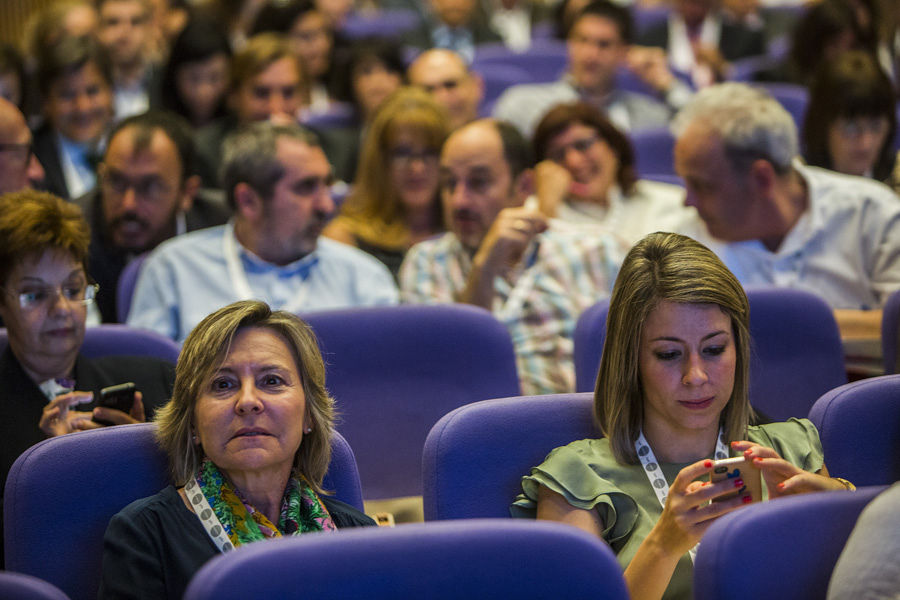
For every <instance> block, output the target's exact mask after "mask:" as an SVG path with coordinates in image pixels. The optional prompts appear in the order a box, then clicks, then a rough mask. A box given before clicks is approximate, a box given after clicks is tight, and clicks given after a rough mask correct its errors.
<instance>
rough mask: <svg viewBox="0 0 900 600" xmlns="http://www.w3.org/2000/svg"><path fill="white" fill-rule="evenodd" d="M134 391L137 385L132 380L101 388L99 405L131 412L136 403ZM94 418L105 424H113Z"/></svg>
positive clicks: (127, 412)
mask: <svg viewBox="0 0 900 600" xmlns="http://www.w3.org/2000/svg"><path fill="white" fill-rule="evenodd" d="M134 391H135V385H134V382H131V381H129V382H128V383H120V384H119V385H111V386H109V387H105V388H103V389H102V390H100V401H99V402H97V405H98V406H102V407H104V408H115V409H116V410H121V411H122V412H123V413H126V414H130V413H131V407H132V405H134ZM94 420H95V421H97V422H98V423H102V424H104V425H112V423H110V422H109V421H105V420H100V419H94Z"/></svg>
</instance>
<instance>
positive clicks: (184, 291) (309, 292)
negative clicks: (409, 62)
mask: <svg viewBox="0 0 900 600" xmlns="http://www.w3.org/2000/svg"><path fill="white" fill-rule="evenodd" d="M332 179H333V177H332V173H331V166H330V165H329V164H328V160H327V159H326V158H325V153H324V152H323V151H322V148H321V146H320V145H319V142H318V140H317V139H316V137H315V135H314V134H312V133H311V132H309V131H307V130H305V129H302V128H301V127H299V126H297V125H293V124H291V125H276V124H274V123H271V122H268V121H262V122H257V123H252V124H250V125H247V126H245V127H244V128H242V129H239V130H238V131H237V132H235V133H234V134H231V135H230V136H229V137H228V138H226V140H225V148H224V161H223V165H222V181H223V183H224V188H225V193H226V195H227V198H228V203H229V205H230V207H231V209H232V218H231V220H230V221H229V222H228V223H227V224H226V225H223V226H221V227H213V228H210V229H206V230H203V231H196V232H193V233H189V234H186V235H183V236H179V237H177V238H174V239H171V240H169V241H167V242H164V243H163V244H161V245H160V246H159V248H157V249H156V250H154V251H153V253H152V254H151V255H150V256H149V257H148V258H147V261H146V262H145V263H144V265H143V268H142V270H141V274H140V276H139V278H138V282H137V287H136V288H135V293H134V300H133V302H132V304H131V311H130V312H129V314H128V324H129V325H131V326H134V327H140V328H144V329H152V330H154V331H158V332H159V333H161V334H163V335H166V336H168V337H171V338H172V339H174V340H177V341H179V342H181V341H183V340H184V339H185V337H187V334H188V333H189V332H190V331H191V329H193V327H194V326H195V325H196V324H197V323H199V322H200V321H201V320H202V319H203V318H204V317H206V315H208V314H209V313H211V312H213V311H215V310H216V309H218V308H221V307H223V306H225V305H227V304H230V303H232V302H235V301H238V300H248V299H255V300H262V301H264V302H266V303H268V304H269V305H270V306H271V307H272V308H273V309H276V308H277V309H280V310H287V311H289V312H293V313H304V312H309V311H315V310H324V309H332V308H347V307H353V306H372V305H385V304H396V303H397V300H398V297H397V296H398V294H397V287H396V285H395V284H394V279H393V277H392V276H391V274H390V272H389V271H388V270H387V268H386V267H385V266H384V265H383V264H381V263H380V262H379V261H378V260H376V259H374V258H372V257H371V256H370V255H368V254H366V253H365V252H363V251H361V250H357V249H356V248H352V247H350V246H347V245H345V244H341V243H339V242H335V241H333V240H329V239H326V238H320V234H321V233H322V229H323V228H324V227H325V224H326V223H327V222H328V220H329V219H330V218H331V216H332V215H333V213H334V210H335V206H334V201H333V200H332V197H331V182H332Z"/></svg>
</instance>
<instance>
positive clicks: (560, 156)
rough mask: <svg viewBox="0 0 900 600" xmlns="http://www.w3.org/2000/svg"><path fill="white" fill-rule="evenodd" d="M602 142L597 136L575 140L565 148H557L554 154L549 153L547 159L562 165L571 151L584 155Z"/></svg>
mask: <svg viewBox="0 0 900 600" xmlns="http://www.w3.org/2000/svg"><path fill="white" fill-rule="evenodd" d="M599 141H600V138H598V137H597V136H596V135H592V136H590V137H584V138H581V139H580V140H575V141H574V142H570V143H568V144H566V145H565V146H560V147H559V148H555V149H554V150H553V151H552V152H548V153H547V158H549V159H550V160H552V161H553V162H555V163H561V162H563V161H565V160H566V154H568V153H569V150H574V151H575V152H577V153H578V154H584V153H585V152H587V151H588V150H590V149H591V148H592V147H593V146H594V144H596V143H597V142H599Z"/></svg>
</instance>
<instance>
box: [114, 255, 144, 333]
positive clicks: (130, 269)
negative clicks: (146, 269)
mask: <svg viewBox="0 0 900 600" xmlns="http://www.w3.org/2000/svg"><path fill="white" fill-rule="evenodd" d="M149 255H150V253H149V252H144V253H143V254H138V255H137V256H135V257H134V258H133V259H131V261H130V262H129V263H128V264H127V265H125V268H124V269H122V274H121V275H119V281H118V282H117V283H116V318H117V319H118V320H119V323H124V322H125V321H127V320H128V311H129V310H131V300H132V298H133V297H134V286H135V285H137V280H138V275H140V274H141V267H142V266H144V261H145V260H147V256H149Z"/></svg>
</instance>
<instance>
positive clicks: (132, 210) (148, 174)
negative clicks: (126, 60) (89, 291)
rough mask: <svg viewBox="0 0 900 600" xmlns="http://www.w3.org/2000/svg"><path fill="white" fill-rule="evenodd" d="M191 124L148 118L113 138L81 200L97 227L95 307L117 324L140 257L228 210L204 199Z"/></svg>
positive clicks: (221, 218)
mask: <svg viewBox="0 0 900 600" xmlns="http://www.w3.org/2000/svg"><path fill="white" fill-rule="evenodd" d="M194 163H195V160H194V146H193V142H192V141H191V130H190V126H189V125H188V124H187V122H185V121H184V120H183V119H181V118H180V117H178V116H176V115H173V114H168V113H163V112H149V113H145V114H142V115H139V116H136V117H130V118H128V119H125V120H124V121H122V122H121V123H120V124H119V125H118V126H117V127H116V128H115V129H114V130H113V132H112V135H111V137H110V140H109V144H108V145H107V147H106V153H105V155H104V157H103V162H102V163H100V165H98V174H99V186H98V187H96V188H95V189H94V190H92V191H91V192H89V193H87V194H86V195H84V196H82V197H81V198H79V199H78V200H76V202H77V204H79V205H80V206H81V209H82V211H83V212H84V215H85V219H86V220H87V221H88V223H90V226H91V249H90V260H89V262H88V265H89V269H90V273H91V277H92V278H93V279H94V281H96V282H97V283H98V284H100V291H99V293H98V295H97V307H98V308H99V309H100V315H101V317H102V319H103V321H104V322H115V321H117V320H118V319H117V310H116V285H117V282H118V281H119V276H120V275H121V273H122V269H124V268H125V265H126V264H127V263H128V262H129V261H130V260H131V259H133V258H134V257H135V256H137V255H138V254H141V253H143V252H147V251H149V250H152V249H153V248H155V247H156V246H157V245H158V244H159V243H160V242H162V241H164V240H167V239H169V238H170V237H173V236H175V235H178V234H182V233H185V232H188V231H194V230H196V229H202V228H204V227H212V226H214V225H221V224H223V223H225V222H226V221H227V220H228V217H229V216H230V211H229V210H228V207H227V206H226V205H225V201H224V199H223V198H215V197H213V196H212V195H211V194H198V190H199V188H200V178H199V177H198V176H197V175H195V174H194Z"/></svg>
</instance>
